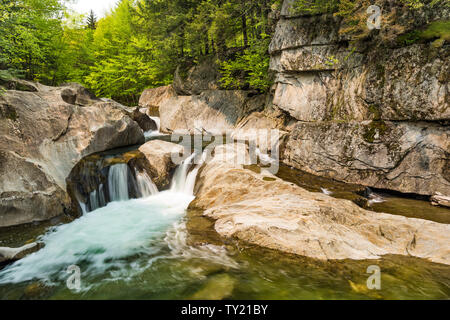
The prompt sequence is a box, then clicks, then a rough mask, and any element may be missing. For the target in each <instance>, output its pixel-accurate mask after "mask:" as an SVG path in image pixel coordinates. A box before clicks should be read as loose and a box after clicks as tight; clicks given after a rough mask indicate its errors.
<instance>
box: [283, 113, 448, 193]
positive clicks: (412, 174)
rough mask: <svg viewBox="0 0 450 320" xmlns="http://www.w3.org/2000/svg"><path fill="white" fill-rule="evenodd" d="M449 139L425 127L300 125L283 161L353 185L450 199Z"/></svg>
mask: <svg viewBox="0 0 450 320" xmlns="http://www.w3.org/2000/svg"><path fill="white" fill-rule="evenodd" d="M449 134H450V131H449V130H448V128H445V127H442V126H439V125H432V124H423V123H422V124H420V123H404V122H400V123H397V122H387V121H386V122H383V121H379V122H377V121H366V122H351V123H337V122H322V123H301V122H299V123H297V125H296V126H295V128H294V129H293V131H292V132H291V135H290V136H289V139H288V141H287V144H286V149H285V153H284V155H283V156H282V157H283V159H284V161H285V162H286V163H287V164H289V165H291V166H293V167H296V168H298V169H301V170H304V171H306V172H309V173H312V174H315V175H318V176H324V177H328V178H332V179H335V180H339V181H344V182H348V183H354V184H361V185H365V186H372V187H376V188H379V189H390V190H396V191H400V192H404V193H416V194H421V195H432V194H433V193H434V192H441V193H443V194H450V176H449V170H448V168H449V166H450V160H449V159H450V158H449V150H450V144H449V141H450V140H449Z"/></svg>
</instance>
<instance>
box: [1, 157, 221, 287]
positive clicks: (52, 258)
mask: <svg viewBox="0 0 450 320" xmlns="http://www.w3.org/2000/svg"><path fill="white" fill-rule="evenodd" d="M194 157H195V154H194V155H192V156H191V157H189V158H188V159H186V160H185V161H184V162H183V163H182V164H181V165H180V166H179V168H178V169H177V170H176V174H175V176H174V178H173V187H172V189H171V190H169V191H165V192H159V193H157V188H156V186H155V185H154V184H153V182H152V181H151V179H150V177H149V176H148V175H147V173H145V172H136V184H137V186H138V190H139V192H140V193H141V196H143V197H144V198H141V199H132V200H127V199H128V191H129V189H128V185H129V181H128V179H129V178H130V177H131V176H132V174H131V170H130V169H129V167H128V166H127V165H126V164H115V165H113V166H112V167H111V168H110V171H109V175H108V176H109V181H108V188H109V194H110V197H111V200H114V201H113V202H111V203H109V204H107V205H106V206H105V207H102V208H100V209H97V210H94V211H92V212H89V213H86V214H85V215H83V216H82V217H81V218H79V219H77V220H76V221H74V222H72V223H70V224H65V225H61V226H57V227H54V228H52V229H51V230H49V231H48V232H47V234H45V235H44V236H42V237H41V238H40V239H39V241H40V242H42V243H43V244H44V247H43V248H42V249H41V250H40V251H38V252H36V253H33V254H31V255H29V256H27V257H26V258H24V259H22V260H20V261H18V262H16V263H14V264H12V265H10V266H8V267H7V268H5V269H3V270H1V271H0V284H5V283H21V282H25V281H30V280H40V281H44V282H45V283H47V284H50V285H51V284H55V283H61V281H65V279H66V277H67V275H66V274H65V270H66V269H67V267H68V266H71V265H77V266H80V268H82V270H83V274H84V275H86V277H92V278H95V279H97V278H96V277H98V276H101V277H104V278H106V279H111V278H113V279H124V278H127V277H132V276H133V275H136V274H138V273H140V272H143V270H146V269H147V268H149V267H150V266H151V264H152V261H154V260H155V259H156V260H157V259H159V258H162V257H164V255H167V254H169V256H171V257H172V258H173V256H174V254H175V255H178V253H179V252H187V250H188V248H187V244H186V241H181V242H180V241H174V240H173V237H171V236H170V234H177V237H180V235H179V234H180V232H181V231H183V230H185V228H181V229H180V225H181V226H183V225H184V224H183V223H182V222H180V219H181V218H182V217H183V215H184V213H185V210H186V209H187V207H188V205H189V203H190V202H191V201H192V200H193V199H194V196H193V194H192V190H193V188H194V187H193V185H194V183H195V179H196V176H197V173H198V169H199V168H200V164H199V165H197V166H196V168H194V170H192V171H191V172H189V168H190V167H191V165H192V160H193V159H194ZM99 191H100V189H99ZM99 193H101V192H97V190H96V191H94V192H92V194H91V196H90V198H91V199H90V202H91V206H92V207H95V206H101V205H102V203H101V201H100V200H99V199H100V197H99ZM180 223H181V224H180ZM170 230H176V232H173V231H170ZM181 238H183V237H182V236H181ZM180 246H183V248H181V247H180ZM164 248H169V249H170V250H171V251H173V252H174V254H171V253H170V252H169V253H167V252H166V253H164V252H165V250H167V249H164ZM218 248H220V247H218ZM198 250H200V251H195V250H194V251H192V254H194V252H202V254H199V257H200V258H206V257H210V258H211V259H214V257H215V256H217V252H218V250H219V249H214V246H208V247H205V248H203V249H202V248H200V249H198ZM219 251H220V250H219ZM202 255H203V257H201V256H202ZM128 257H143V258H142V260H140V262H139V263H137V262H136V263H133V264H130V263H129V262H128V261H127V258H128ZM145 257H148V258H145ZM158 257H159V258H158ZM224 261H225V260H224ZM224 263H225V262H224ZM227 263H228V264H230V262H229V261H227ZM92 281H94V280H92ZM95 281H97V280H95ZM93 283H96V282H93ZM95 285H96V284H92V283H91V285H88V286H86V287H85V288H84V290H90V289H91V288H92V286H95Z"/></svg>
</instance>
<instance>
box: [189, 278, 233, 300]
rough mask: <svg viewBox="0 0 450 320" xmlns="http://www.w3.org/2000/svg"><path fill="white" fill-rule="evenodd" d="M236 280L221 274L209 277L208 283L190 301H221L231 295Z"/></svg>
mask: <svg viewBox="0 0 450 320" xmlns="http://www.w3.org/2000/svg"><path fill="white" fill-rule="evenodd" d="M235 284H236V280H235V279H233V278H232V277H231V276H230V275H228V274H226V273H223V274H218V275H214V276H211V277H210V278H209V279H208V282H207V283H206V284H205V285H204V286H203V287H202V288H201V289H200V290H199V291H197V292H196V293H194V294H193V295H192V296H191V297H190V298H189V299H190V300H223V299H225V298H227V297H229V296H231V294H232V293H233V289H234V286H235Z"/></svg>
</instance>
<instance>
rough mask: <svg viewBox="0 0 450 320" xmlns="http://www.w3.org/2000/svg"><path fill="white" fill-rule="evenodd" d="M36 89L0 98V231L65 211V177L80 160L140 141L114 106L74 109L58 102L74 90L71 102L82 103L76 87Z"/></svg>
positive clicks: (136, 129) (98, 102) (138, 131)
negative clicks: (6, 227)
mask: <svg viewBox="0 0 450 320" xmlns="http://www.w3.org/2000/svg"><path fill="white" fill-rule="evenodd" d="M36 87H37V88H38V91H36V92H22V91H6V92H5V93H4V94H3V95H2V96H0V158H1V161H0V227H4V226H12V225H18V224H24V223H30V222H34V221H44V220H48V219H51V218H53V217H55V216H58V215H61V214H62V213H64V212H70V207H71V199H70V197H69V196H68V194H67V192H66V178H67V177H68V176H69V174H70V172H71V170H72V168H73V167H74V166H75V165H76V164H77V163H78V162H79V161H80V160H81V159H82V158H83V157H85V156H87V155H90V154H93V153H96V152H101V151H105V150H110V149H114V148H118V147H122V146H128V145H134V144H138V143H143V142H144V136H143V132H142V130H141V129H140V128H139V126H138V124H137V123H136V122H134V121H133V120H132V119H131V118H130V117H129V116H127V115H126V113H125V112H124V111H123V109H122V108H121V107H120V105H119V104H118V103H115V102H113V101H109V102H104V101H101V100H96V99H93V100H92V101H90V102H92V104H87V105H83V106H79V105H75V104H69V103H67V102H66V101H64V100H63V96H66V98H67V97H70V95H69V94H68V93H67V89H70V88H75V87H76V88H78V89H77V90H76V92H77V95H76V99H75V103H77V101H78V102H79V103H81V102H83V101H84V102H83V103H85V102H86V101H87V100H88V99H87V98H86V96H85V95H79V93H78V92H84V91H83V90H82V89H81V88H79V87H78V86H74V85H70V86H65V87H46V86H42V85H39V84H36ZM71 90H72V89H71ZM70 99H72V100H71V101H73V97H72V98H70ZM90 102H89V103H90Z"/></svg>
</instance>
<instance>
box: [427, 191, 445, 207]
mask: <svg viewBox="0 0 450 320" xmlns="http://www.w3.org/2000/svg"><path fill="white" fill-rule="evenodd" d="M431 204H432V205H433V206H442V207H449V208H450V197H448V196H444V195H443V194H442V193H439V192H436V193H435V194H434V195H433V196H432V197H431Z"/></svg>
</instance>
